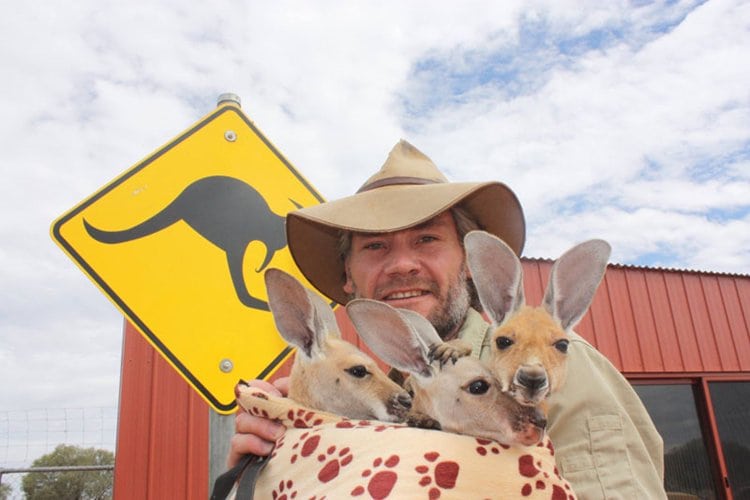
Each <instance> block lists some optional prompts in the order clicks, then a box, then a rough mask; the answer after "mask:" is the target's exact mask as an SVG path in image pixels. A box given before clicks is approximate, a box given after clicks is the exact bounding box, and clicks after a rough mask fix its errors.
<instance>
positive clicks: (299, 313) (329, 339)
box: [264, 269, 411, 422]
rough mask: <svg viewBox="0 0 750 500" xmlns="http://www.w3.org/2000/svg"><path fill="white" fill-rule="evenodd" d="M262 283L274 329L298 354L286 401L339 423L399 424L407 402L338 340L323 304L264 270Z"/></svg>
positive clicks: (364, 357)
mask: <svg viewBox="0 0 750 500" xmlns="http://www.w3.org/2000/svg"><path fill="white" fill-rule="evenodd" d="M264 277H265V281H266V287H267V291H268V303H269V306H270V309H271V312H272V313H273V318H274V321H275V323H276V328H277V329H278V330H279V333H281V335H282V337H284V339H285V340H286V341H287V342H289V343H290V344H291V345H294V346H296V347H297V348H298V350H297V354H296V357H295V360H294V364H293V366H292V371H291V374H290V381H289V397H290V398H292V399H294V400H295V401H297V402H298V403H300V404H302V405H304V406H307V407H310V408H314V409H317V410H323V411H328V412H331V413H336V414H338V415H341V416H344V417H349V418H354V419H363V420H383V421H386V422H400V421H403V420H404V418H405V416H406V414H407V412H408V411H409V409H410V407H411V397H410V396H409V394H408V393H407V392H406V391H404V389H403V388H401V387H399V385H398V384H396V383H395V382H393V381H392V380H390V379H389V378H388V377H387V376H386V375H385V374H384V373H383V372H382V371H381V370H380V368H379V367H378V365H377V364H376V363H375V361H373V360H372V358H370V357H369V356H367V355H366V354H365V353H363V352H361V351H360V350H359V349H357V348H356V347H355V346H354V345H352V344H350V343H349V342H346V341H344V340H342V339H341V338H340V337H341V335H340V332H339V328H338V324H337V323H336V317H335V316H334V314H333V311H332V310H331V308H330V307H329V306H328V304H326V303H325V302H324V301H323V299H322V298H321V297H320V296H318V295H317V294H315V293H313V292H312V291H310V290H308V289H307V288H305V287H304V286H303V285H302V284H301V283H300V282H299V281H297V279H296V278H294V277H293V276H291V275H289V274H287V273H285V272H284V271H281V270H280V269H269V270H268V271H266V273H265V275H264Z"/></svg>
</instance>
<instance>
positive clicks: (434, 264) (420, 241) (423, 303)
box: [344, 212, 469, 338]
mask: <svg viewBox="0 0 750 500" xmlns="http://www.w3.org/2000/svg"><path fill="white" fill-rule="evenodd" d="M346 277H347V279H346V283H345V284H344V291H345V292H346V293H348V294H350V295H353V296H355V297H358V298H368V299H376V300H381V301H383V302H386V303H388V304H390V305H392V306H393V307H398V308H403V309H411V310H412V311H415V312H418V313H420V314H421V315H422V316H424V317H426V318H427V319H428V320H430V322H431V323H432V324H433V325H434V326H435V328H436V329H437V331H438V333H439V334H440V336H441V337H443V338H446V337H448V338H450V337H452V336H453V335H454V334H455V332H456V331H457V329H458V327H459V326H460V325H461V323H462V321H463V319H464V317H465V316H466V311H467V309H468V307H469V293H468V290H467V285H466V278H467V276H466V266H465V263H464V251H463V247H462V246H461V243H460V241H459V239H458V232H457V230H456V225H455V222H454V221H453V217H452V215H451V214H450V212H444V213H442V214H440V215H438V216H437V217H435V218H433V219H431V220H430V221H428V222H427V223H425V224H422V225H420V226H417V227H413V228H410V229H404V230H402V231H396V232H393V233H379V234H366V233H354V234H353V235H352V241H351V250H350V252H349V256H348V258H347V260H346Z"/></svg>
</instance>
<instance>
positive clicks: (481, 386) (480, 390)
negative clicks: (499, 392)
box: [469, 379, 490, 395]
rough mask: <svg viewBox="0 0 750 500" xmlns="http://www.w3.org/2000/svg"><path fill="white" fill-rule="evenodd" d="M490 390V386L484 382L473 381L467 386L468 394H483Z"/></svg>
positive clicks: (480, 380)
mask: <svg viewBox="0 0 750 500" xmlns="http://www.w3.org/2000/svg"><path fill="white" fill-rule="evenodd" d="M489 390H490V384H489V383H487V381H486V380H482V379H479V380H475V381H474V382H472V383H470V384H469V392H470V393H472V394H477V395H479V394H484V393H486V392H487V391H489Z"/></svg>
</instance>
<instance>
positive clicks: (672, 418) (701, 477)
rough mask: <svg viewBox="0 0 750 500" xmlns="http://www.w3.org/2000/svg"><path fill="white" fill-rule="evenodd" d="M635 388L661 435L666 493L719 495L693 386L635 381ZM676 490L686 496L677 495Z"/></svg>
mask: <svg viewBox="0 0 750 500" xmlns="http://www.w3.org/2000/svg"><path fill="white" fill-rule="evenodd" d="M634 388H635V391H636V392H637V393H638V395H639V396H640V397H641V400H642V401H643V404H644V405H645V406H646V409H647V410H648V413H649V415H651V419H652V420H653V421H654V424H655V425H656V428H657V429H658V430H659V433H660V434H661V437H662V439H664V487H665V489H666V490H667V493H668V494H672V495H670V496H674V497H678V498H700V499H706V500H713V499H715V498H720V497H719V496H718V495H717V494H716V490H715V486H714V481H713V478H712V477H711V464H710V462H709V459H708V456H709V454H708V449H707V447H706V444H705V443H706V439H705V437H704V436H703V433H702V431H701V425H700V420H699V419H698V410H697V407H696V398H695V391H694V388H693V386H691V385H689V384H680V385H677V384H670V385H666V384H665V385H636V386H634ZM679 493H682V494H685V496H684V497H679V496H678V495H677V494H679ZM688 495H691V496H688Z"/></svg>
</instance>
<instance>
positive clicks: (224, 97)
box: [216, 92, 242, 108]
mask: <svg viewBox="0 0 750 500" xmlns="http://www.w3.org/2000/svg"><path fill="white" fill-rule="evenodd" d="M224 103H227V104H233V105H235V106H237V107H238V108H239V107H240V106H241V105H242V104H241V103H240V96H238V95H237V94H233V93H231V92H225V93H223V94H221V95H220V96H219V98H218V99H216V106H221V105H222V104H224Z"/></svg>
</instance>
